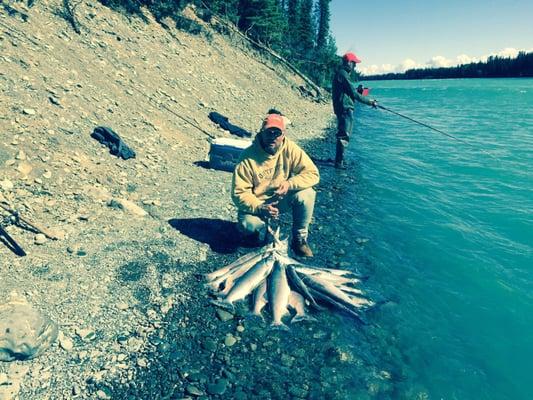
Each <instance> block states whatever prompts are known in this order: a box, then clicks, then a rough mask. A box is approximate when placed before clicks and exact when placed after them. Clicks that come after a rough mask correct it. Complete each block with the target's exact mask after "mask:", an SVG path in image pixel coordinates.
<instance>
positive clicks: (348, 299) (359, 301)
mask: <svg viewBox="0 0 533 400" xmlns="http://www.w3.org/2000/svg"><path fill="white" fill-rule="evenodd" d="M302 281H303V282H304V283H305V284H306V285H307V287H312V288H313V289H315V290H318V291H320V292H323V293H325V294H327V295H328V296H329V297H331V298H333V299H334V300H335V301H337V302H341V303H343V304H346V305H348V306H352V307H356V308H362V307H364V306H371V305H372V304H373V303H372V302H371V301H370V300H367V299H364V298H362V297H357V298H355V296H350V295H348V294H347V293H345V292H343V291H342V290H341V289H339V288H338V287H337V286H335V285H334V284H332V283H331V282H328V281H325V280H322V279H320V278H319V277H317V276H308V275H307V276H304V277H303V278H302ZM311 293H312V292H311Z"/></svg>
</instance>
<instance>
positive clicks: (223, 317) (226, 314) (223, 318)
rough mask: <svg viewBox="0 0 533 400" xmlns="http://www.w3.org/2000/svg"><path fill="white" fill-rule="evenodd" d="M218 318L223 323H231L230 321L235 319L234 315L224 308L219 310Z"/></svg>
mask: <svg viewBox="0 0 533 400" xmlns="http://www.w3.org/2000/svg"><path fill="white" fill-rule="evenodd" d="M217 317H218V319H220V320H221V321H224V322H225V321H229V320H230V319H233V314H232V313H230V312H228V311H226V310H223V309H222V308H217Z"/></svg>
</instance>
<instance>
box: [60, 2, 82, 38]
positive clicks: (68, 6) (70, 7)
mask: <svg viewBox="0 0 533 400" xmlns="http://www.w3.org/2000/svg"><path fill="white" fill-rule="evenodd" d="M79 5H80V2H78V3H74V4H72V2H71V0H63V12H62V16H63V18H65V20H66V21H67V22H68V23H69V24H70V25H71V26H72V29H74V32H76V33H77V34H78V35H80V34H81V29H80V23H79V22H78V18H77V17H76V8H77V7H78V6H79Z"/></svg>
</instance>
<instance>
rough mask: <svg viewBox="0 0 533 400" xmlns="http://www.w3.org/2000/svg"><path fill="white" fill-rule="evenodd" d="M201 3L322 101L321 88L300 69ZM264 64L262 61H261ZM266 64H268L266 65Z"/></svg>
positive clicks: (216, 17) (214, 16)
mask: <svg viewBox="0 0 533 400" xmlns="http://www.w3.org/2000/svg"><path fill="white" fill-rule="evenodd" d="M202 5H203V6H204V7H205V8H206V9H207V10H209V11H210V12H211V13H212V18H213V19H214V20H215V21H217V22H219V23H220V24H222V25H224V26H225V27H226V28H228V29H230V30H231V31H232V32H234V33H235V34H237V35H238V36H239V37H241V38H243V39H244V40H246V41H248V42H250V43H251V44H252V45H254V46H255V47H257V48H259V49H261V50H263V51H264V52H266V53H268V54H269V55H270V56H272V57H273V58H274V59H276V60H277V61H279V62H280V63H282V64H283V65H285V66H286V67H287V68H289V69H290V70H291V71H292V72H294V73H295V74H296V75H298V76H299V77H300V78H302V79H303V80H304V82H305V83H307V84H308V85H309V86H310V87H311V88H312V89H313V90H314V91H315V92H316V93H315V95H314V96H315V97H316V99H317V100H318V101H323V100H324V96H323V94H322V89H320V87H319V86H318V85H317V84H316V83H314V82H313V81H312V80H311V79H309V78H308V77H307V76H306V75H304V74H303V73H302V72H301V71H300V70H298V68H296V67H295V66H294V65H292V64H291V63H290V62H289V61H287V60H286V59H285V58H283V57H282V56H280V55H279V54H277V53H276V52H275V51H274V50H272V49H270V48H268V47H267V46H265V45H263V44H261V43H259V42H257V41H255V40H253V39H251V38H250V37H248V36H247V35H245V34H244V33H242V32H241V31H240V30H239V29H238V28H236V27H235V26H234V25H233V24H231V23H229V22H227V21H225V20H224V19H223V18H222V17H220V16H218V15H216V14H215V13H214V12H212V11H211V10H210V9H209V7H208V6H207V5H206V4H205V3H204V2H202ZM258 61H259V62H261V61H260V60H258ZM262 64H264V63H262ZM264 65H267V64H264ZM267 66H268V65H267Z"/></svg>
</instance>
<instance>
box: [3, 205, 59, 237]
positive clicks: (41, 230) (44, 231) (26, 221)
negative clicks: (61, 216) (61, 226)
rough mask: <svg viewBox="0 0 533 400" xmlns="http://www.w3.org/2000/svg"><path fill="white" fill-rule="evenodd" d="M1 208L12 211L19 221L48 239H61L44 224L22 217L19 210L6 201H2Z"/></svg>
mask: <svg viewBox="0 0 533 400" xmlns="http://www.w3.org/2000/svg"><path fill="white" fill-rule="evenodd" d="M0 208H3V209H4V210H6V211H7V212H8V213H10V214H11V215H13V216H14V217H15V218H17V220H18V221H20V222H22V223H24V224H25V225H27V226H29V227H30V228H31V229H33V230H35V231H36V232H37V233H42V234H43V235H44V236H46V237H47V238H48V239H52V240H58V239H59V237H57V236H56V235H54V234H53V233H52V232H50V231H48V229H46V228H43V227H42V226H40V225H38V224H36V223H35V222H32V221H30V220H29V219H27V218H23V217H21V216H20V214H19V213H18V212H17V211H15V210H12V209H11V208H9V207H8V206H7V205H6V204H5V203H3V202H0Z"/></svg>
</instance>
